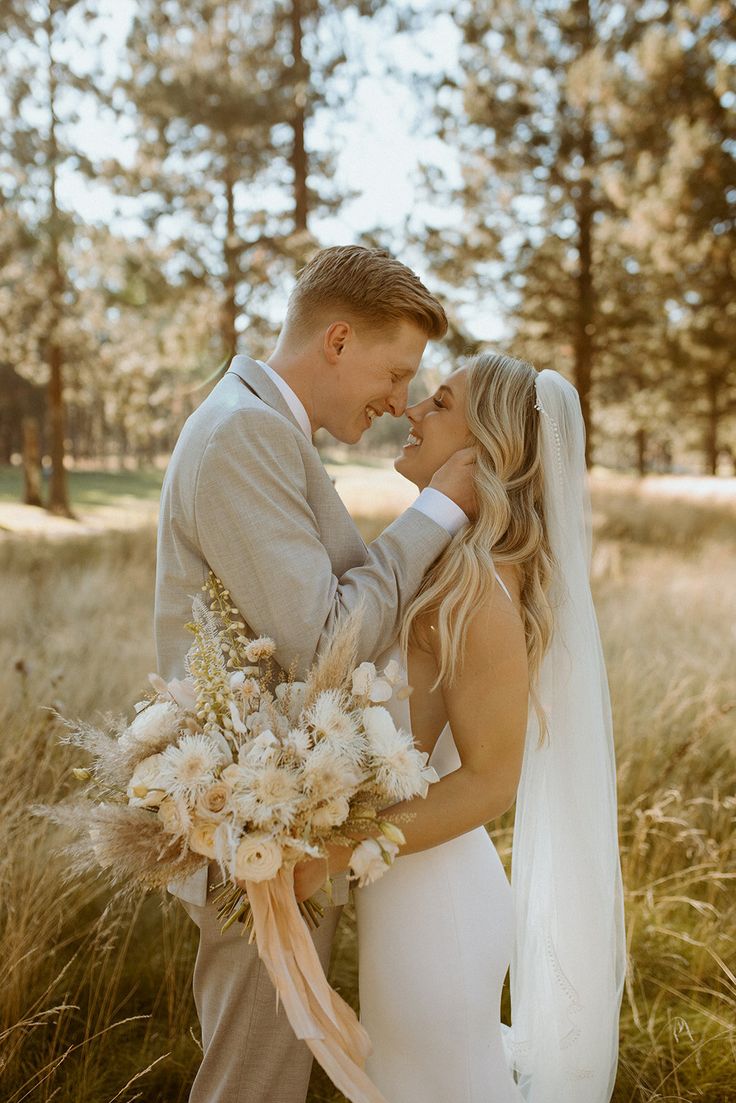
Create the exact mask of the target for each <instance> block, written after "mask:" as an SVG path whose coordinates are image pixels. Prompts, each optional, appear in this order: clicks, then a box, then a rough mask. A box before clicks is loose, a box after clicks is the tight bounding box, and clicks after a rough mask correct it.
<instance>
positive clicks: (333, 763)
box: [37, 574, 437, 1103]
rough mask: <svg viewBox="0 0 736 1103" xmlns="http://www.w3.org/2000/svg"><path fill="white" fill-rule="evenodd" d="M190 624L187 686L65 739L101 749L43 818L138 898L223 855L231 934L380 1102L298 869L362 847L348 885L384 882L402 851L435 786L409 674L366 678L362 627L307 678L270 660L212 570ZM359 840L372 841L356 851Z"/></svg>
mask: <svg viewBox="0 0 736 1103" xmlns="http://www.w3.org/2000/svg"><path fill="white" fill-rule="evenodd" d="M203 593H204V594H205V595H206V600H204V599H203V598H200V597H197V598H196V599H195V601H194V604H193V607H192V617H193V619H192V622H191V624H190V625H189V626H188V627H189V628H190V630H191V631H192V633H193V636H194V641H193V643H192V646H191V648H190V650H189V652H188V654H187V660H186V669H187V677H186V678H184V679H183V680H176V679H175V680H173V681H170V682H168V683H167V682H165V681H164V680H163V679H162V678H160V677H159V676H158V675H155V674H154V675H150V682H151V685H152V689H153V691H154V692H153V693H152V694H151V695H149V697H147V698H146V699H145V700H143V701H140V702H138V704H137V705H136V706H135V707H136V715H135V718H134V719H133V721H132V722H131V723H125V722H115V721H109V722H108V723H106V725H105V727H104V728H102V729H101V728H96V727H93V726H91V725H84V724H67V728H68V733H67V734H66V735H65V736H64V737H63V739H62V742H64V743H67V744H70V745H73V746H78V747H82V748H84V749H85V750H86V751H87V752H89V754H90V755H91V763H90V765H89V766H88V767H86V768H75V769H74V771H73V772H74V774H75V776H76V777H77V779H78V780H79V781H82V782H84V783H86V791H85V793H84V794H83V796H82V797H78V798H73V799H71V800H69V801H67V802H65V803H63V804H61V805H55V806H52V807H48V806H43V807H41V808H40V809H37V811H39V812H41V813H42V814H44V815H47V816H49V817H50V818H51V819H53V820H54V821H55V822H56V823H59V824H63V825H66V826H71V827H72V828H73V829H74V831H75V834H76V838H75V840H74V842H72V843H71V844H70V845H69V846H68V847H67V848H66V850H67V852H68V855H69V858H70V874H71V875H75V874H79V873H82V872H85V871H88V870H89V869H90V868H96V869H99V868H100V867H101V868H102V869H103V870H104V871H105V873H106V875H107V876H108V877H109V879H110V881H111V883H112V884H115V885H118V886H122V887H123V891H125V892H130V891H134V890H135V889H136V888H137V889H140V888H143V889H147V888H163V887H164V886H166V885H167V884H168V883H169V882H170V881H171V880H176V879H181V878H184V877H186V876H188V875H190V874H191V873H193V872H195V871H196V870H197V869H199V868H201V866H202V865H203V864H206V863H207V862H209V861H210V860H212V859H214V860H216V861H217V863H218V864H219V867H220V870H221V873H222V876H223V882H224V884H225V888H224V891H223V892H222V893H221V894H220V897H219V898H218V900H219V911H220V916H221V920H222V922H223V930H224V929H225V928H226V927H227V926H229V925H230V924H231V923H233V922H235V921H236V920H241V921H243V922H244V930H245V929H250V930H251V938H253V937H255V939H256V941H257V944H258V950H259V953H260V954H261V957H262V958H263V959H264V961H265V963H266V965H267V967H268V969H269V973H270V975H271V977H272V980H273V982H274V985H275V988H276V992H277V994H278V996H277V998H278V997H280V998H281V1000H282V1002H283V1004H284V1007H285V1009H286V1011H287V1014H288V1016H289V1020H290V1022H291V1024H292V1026H293V1028H294V1030H295V1032H296V1034H297V1036H298V1037H301V1038H304V1039H305V1040H306V1041H307V1043H308V1044H309V1046H310V1048H311V1049H312V1051H313V1053H314V1054H315V1056H316V1057H317V1058H318V1060H319V1061H320V1063H321V1064H322V1065H323V1067H324V1068H325V1070H326V1071H327V1072H328V1074H329V1075H330V1076H331V1077H332V1079H333V1081H334V1082H335V1084H336V1085H337V1087H338V1088H340V1089H341V1090H342V1091H343V1092H344V1093H345V1094H346V1095H347V1096H348V1098H350V1099H352V1100H354V1101H355V1103H360V1101H363V1100H365V1101H366V1103H379V1101H380V1100H381V1098H382V1097H381V1096H380V1094H379V1093H378V1092H377V1091H376V1089H375V1088H374V1086H373V1085H372V1084H371V1082H370V1080H368V1078H367V1077H366V1076H365V1073H364V1072H363V1069H362V1066H363V1062H364V1060H365V1057H366V1056H367V1054H368V1053H369V1052H370V1042H369V1040H368V1038H367V1035H366V1034H365V1031H364V1030H363V1029H362V1027H361V1026H360V1024H359V1023H358V1021H357V1019H356V1018H355V1015H354V1013H353V1011H352V1009H351V1008H349V1007H348V1006H347V1005H346V1004H345V1003H344V1002H343V1001H342V1000H341V999H340V998H339V997H338V996H337V994H336V993H335V992H334V991H333V990H332V989H331V988H330V987H329V986H328V984H327V981H326V979H325V977H324V973H323V971H322V969H321V965H320V963H319V958H318V957H317V954H316V951H315V949H314V944H313V942H312V940H311V938H310V937H309V935H308V931H307V927H306V925H305V924H316V923H317V922H318V919H319V915H320V914H321V908H320V907H319V905H318V904H317V903H316V902H315V901H309V900H307V901H304V903H303V904H302V905H301V906H298V905H297V903H296V898H295V896H294V888H293V869H294V866H295V865H296V863H297V862H299V861H300V860H302V859H303V858H305V857H324V856H325V855H326V849H325V848H326V845H327V844H328V843H337V844H338V845H343V846H348V847H351V848H352V852H351V856H350V862H349V866H350V873H349V876H350V878H351V880H357V881H358V883H359V884H361V885H363V884H366V883H368V882H370V881H372V880H375V878H376V877H378V876H380V875H381V873H383V872H385V870H386V869H387V868H388V866H389V865H390V864H391V863H392V861H393V860H394V858H395V856H396V854H397V853H398V850H399V847H400V846H401V844H402V843H403V842H404V836H403V834H402V832H401V830H400V828H399V827H398V826H397V825H396V824H395V823H391V822H388V821H386V820H383V819H382V818H381V815H380V812H381V809H385V808H386V807H387V806H389V805H391V804H393V803H395V802H396V801H401V800H405V799H409V798H411V797H414V796H417V795H421V796H425V795H426V793H427V790H428V787H429V784H430V783H431V782H433V781H436V780H437V774H436V773H435V771H434V770H433V769H432V768H431V767H430V766H428V765H427V758H428V756H427V754H426V753H421V752H419V751H418V750H417V749H416V748H415V747H414V745H413V741H412V737H411V735H409V734H407V733H405V732H403V731H402V730H401V729H397V727H396V726H395V724H394V722H393V720H392V718H391V715H390V713H389V712H388V710H387V709H386V708H384V707H383V705H384V704H385V702H386V701H388V700H390V698H391V696H392V695H393V694H394V693H396V694H397V695H398V696H406V695H408V693H409V692H410V690H409V687H408V686H407V685H406V684H405V683H404V682H403V680H402V671H401V668H400V666H399V664H398V663H395V662H391V663H389V664H388V666H387V667H386V668H385V670H383V671H382V672H381V673H380V674H379V672H378V671H376V668H375V666H374V665H373V664H371V663H365V662H364V663H361V664H360V665H358V666H356V664H355V654H356V640H357V630H358V626H359V620H358V616H359V615H353V616H352V617H351V618H348V619H347V621H346V622H345V623H344V625H343V627H342V628H341V630H340V631H339V632H338V633H337V634H336V635H335V637H334V638H333V640H332V641H331V644H330V645H329V647H328V648H327V649H326V651H325V652H324V654H323V655H322V656H321V657H320V658H319V659H318V660H317V661H316V662H315V664H314V665H313V667H312V668H311V670H310V671H309V673H308V675H307V678H306V680H305V681H297V680H295V678H294V677H293V671H292V672H289V673H285V672H283V671H282V670H281V669H280V668H279V667H278V666H277V664H276V663H275V661H274V653H275V643H274V641H273V640H272V639H270V638H267V637H259V638H255V639H254V638H252V637H249V636H248V635H247V634H246V627H245V624H244V622H243V620H242V619H241V618H240V614H239V612H238V610H237V609H236V608H235V607H234V606H233V604H232V601H231V597H230V594H229V592H228V591H227V590H226V589H225V588H224V587H223V585H222V583H221V582H220V580H219V579H218V578H216V577H215V576H214V575H213V574H210V576H209V578H208V581H207V583H206V585H205V586H204V587H203ZM355 834H358V835H362V836H365V835H366V834H367V835H368V836H369V837H368V838H365V839H363V841H361V842H359V843H357V845H356V842H355Z"/></svg>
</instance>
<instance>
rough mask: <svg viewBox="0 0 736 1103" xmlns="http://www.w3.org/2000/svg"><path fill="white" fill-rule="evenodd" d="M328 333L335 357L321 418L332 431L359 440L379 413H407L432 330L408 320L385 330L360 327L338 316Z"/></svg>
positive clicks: (340, 437) (349, 440) (345, 438)
mask: <svg viewBox="0 0 736 1103" xmlns="http://www.w3.org/2000/svg"><path fill="white" fill-rule="evenodd" d="M326 339H327V340H329V341H330V342H331V345H330V349H331V354H332V356H333V361H332V370H331V372H330V375H329V392H328V393H327V392H325V393H324V394H323V396H322V410H321V411H320V414H321V416H320V422H321V424H322V426H323V427H324V428H325V429H327V430H328V432H330V433H332V435H333V437H336V438H337V439H338V440H341V441H344V443H345V444H355V443H356V442H357V441H359V440H360V438H361V437H362V435H363V433H364V432H365V431H366V429H368V428H370V426H371V425H372V423H373V421H374V420H375V419H376V418H378V417H381V416H382V415H383V414H386V413H388V414H391V415H392V416H393V417H401V415H402V414H403V413H404V410H405V409H406V403H407V400H408V394H409V384H410V383H411V381H412V379H413V378H414V376H415V375H416V373H417V368H418V367H419V362H420V360H421V359H422V354H423V352H424V349H425V346H426V344H427V335H426V333H424V331H423V330H421V329H419V327H418V326H415V325H414V324H413V323H412V322H408V321H402V322H400V323H399V325H398V327H397V328H396V329H395V330H393V331H391V332H390V333H388V334H383V335H381V334H380V333H379V334H376V333H375V330H373V331H371V329H370V327H367V326H362V327H360V329H356V328H354V327H353V326H352V325H350V324H348V323H342V322H338V323H334V325H333V326H330V329H329V330H328V331H327V335H326Z"/></svg>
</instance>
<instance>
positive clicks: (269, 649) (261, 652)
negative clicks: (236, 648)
mask: <svg viewBox="0 0 736 1103" xmlns="http://www.w3.org/2000/svg"><path fill="white" fill-rule="evenodd" d="M275 650H276V644H275V643H274V642H273V640H272V639H271V638H270V637H269V636H259V637H258V639H256V640H251V642H250V643H249V644H248V646H247V647H246V649H245V657H246V659H247V660H248V662H249V663H259V662H261V661H262V660H263V659H270V658H271V656H272V655H273V653H274V651H275Z"/></svg>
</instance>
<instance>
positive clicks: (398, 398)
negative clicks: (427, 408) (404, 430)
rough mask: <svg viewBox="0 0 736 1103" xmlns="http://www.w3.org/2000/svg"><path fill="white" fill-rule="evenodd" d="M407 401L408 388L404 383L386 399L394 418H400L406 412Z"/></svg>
mask: <svg viewBox="0 0 736 1103" xmlns="http://www.w3.org/2000/svg"><path fill="white" fill-rule="evenodd" d="M408 400H409V387H408V385H407V384H406V383H404V384H402V385H401V386H400V387H397V388H396V389H395V390H393V391H391V394H390V395H389V396H388V398H387V399H386V404H387V406H388V408H389V410H390V411H391V413H392V414H393V416H394V417H401V416H402V415H403V414H404V412H405V411H406V404H407V402H408Z"/></svg>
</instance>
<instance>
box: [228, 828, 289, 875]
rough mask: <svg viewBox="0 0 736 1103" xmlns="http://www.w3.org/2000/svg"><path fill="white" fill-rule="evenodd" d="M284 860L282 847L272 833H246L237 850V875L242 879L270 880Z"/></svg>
mask: <svg viewBox="0 0 736 1103" xmlns="http://www.w3.org/2000/svg"><path fill="white" fill-rule="evenodd" d="M282 861H283V856H282V853H281V848H280V847H279V845H278V844H277V843H275V842H274V840H273V839H272V838H271V836H270V835H266V834H261V833H254V834H252V835H246V836H245V838H243V839H241V841H240V843H239V845H238V849H237V851H236V852H235V876H236V877H237V878H238V879H239V880H241V881H269V880H270V879H271V878H272V877H275V875H276V874H277V873H278V871H279V870H280V869H281V864H282Z"/></svg>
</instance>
